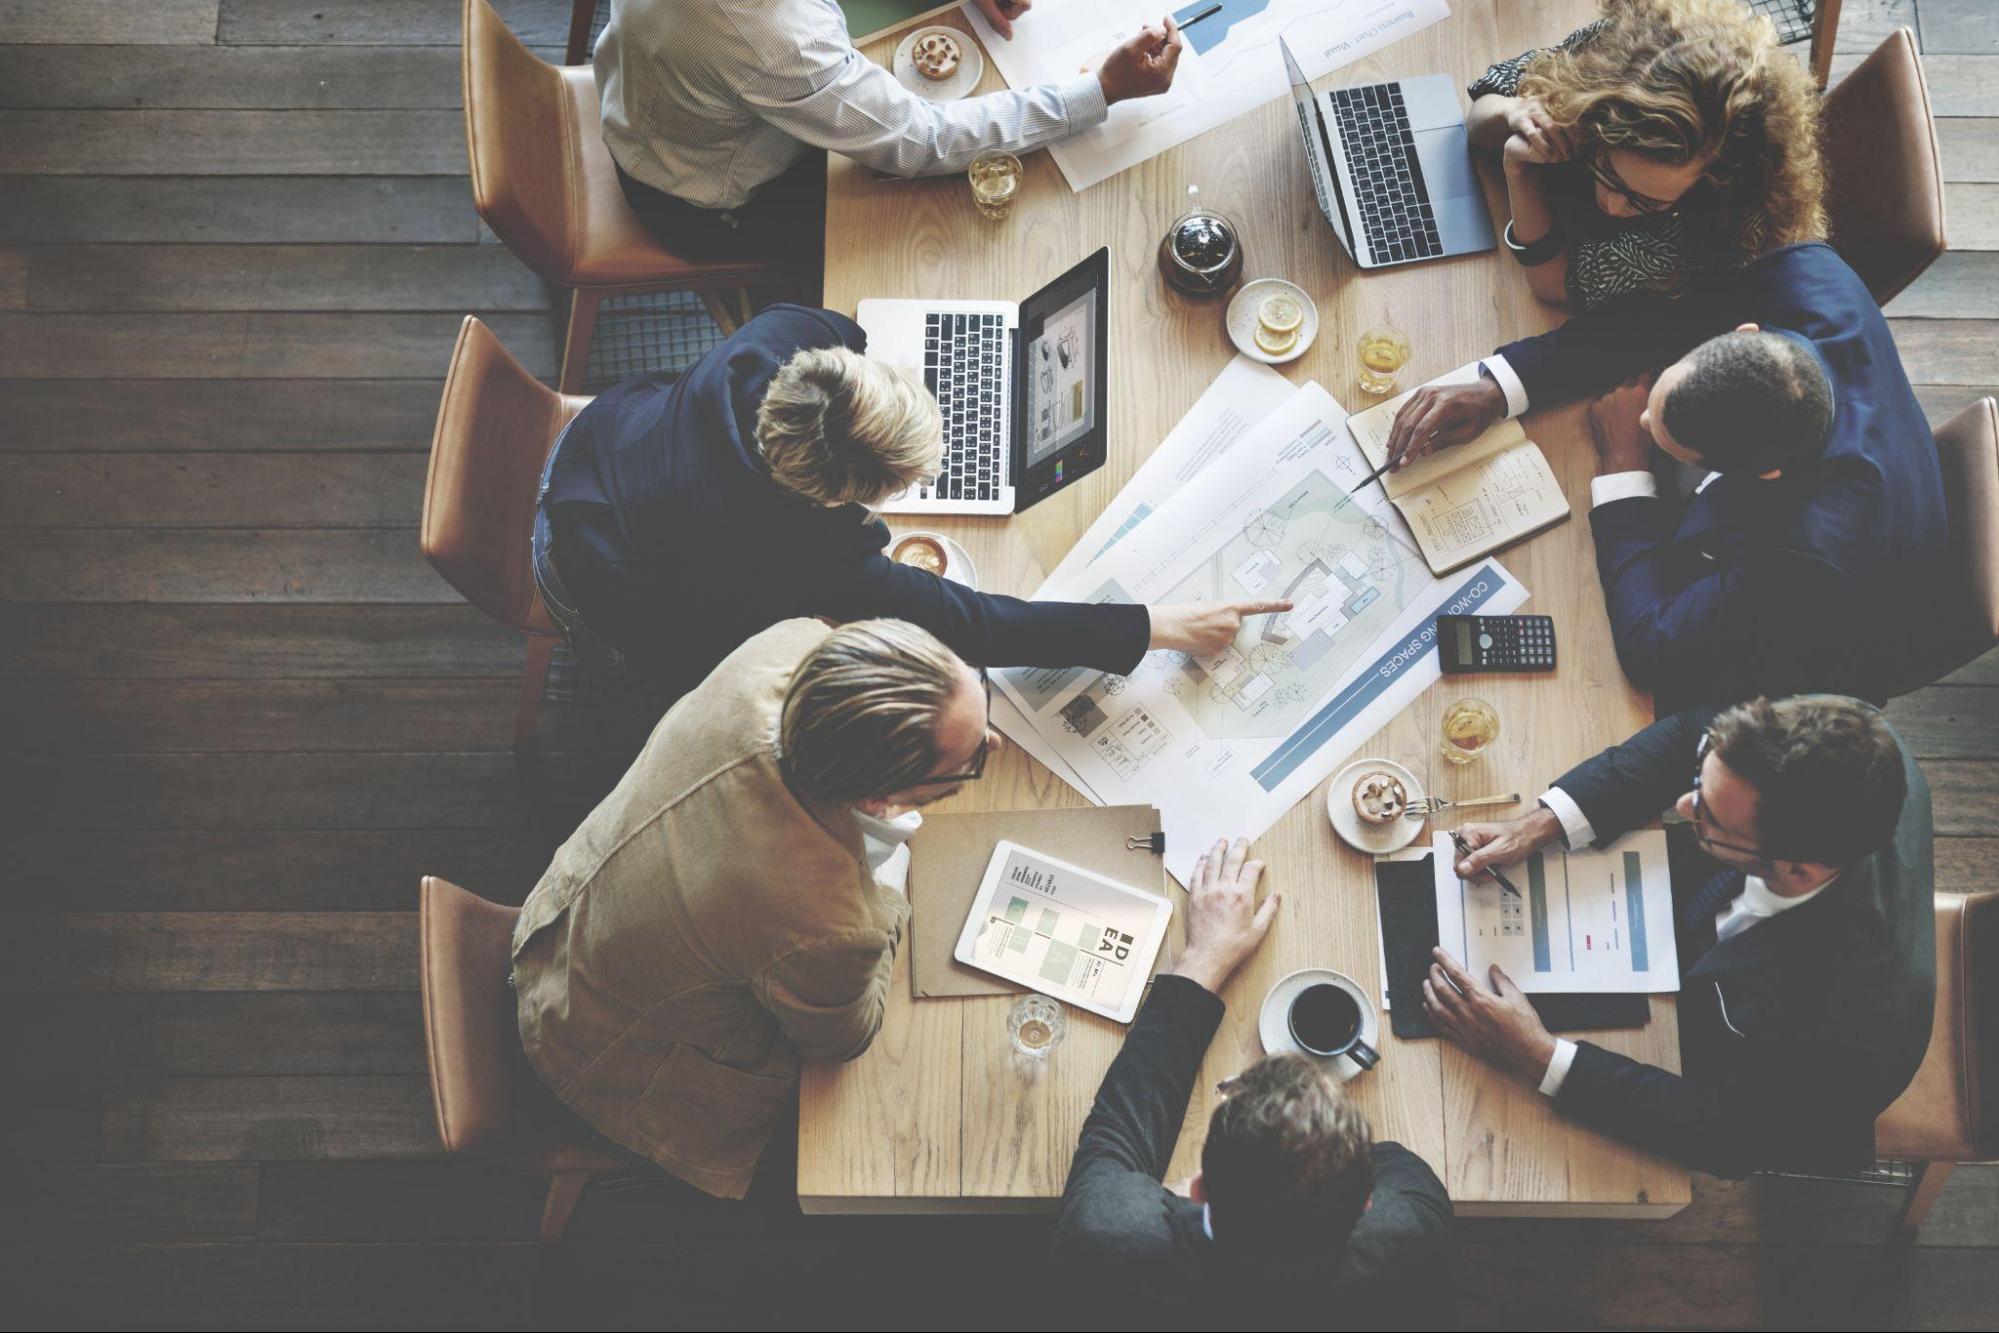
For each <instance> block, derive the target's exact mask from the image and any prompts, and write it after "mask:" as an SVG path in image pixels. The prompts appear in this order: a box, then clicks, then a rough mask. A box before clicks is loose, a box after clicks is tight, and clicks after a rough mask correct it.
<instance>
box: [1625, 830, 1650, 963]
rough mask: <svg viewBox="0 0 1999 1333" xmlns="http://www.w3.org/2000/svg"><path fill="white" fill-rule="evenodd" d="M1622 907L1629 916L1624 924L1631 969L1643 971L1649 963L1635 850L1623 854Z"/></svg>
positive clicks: (1642, 890) (1641, 882) (1642, 887)
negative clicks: (1626, 932)
mask: <svg viewBox="0 0 1999 1333" xmlns="http://www.w3.org/2000/svg"><path fill="white" fill-rule="evenodd" d="M1624 908H1625V912H1626V913H1627V914H1628V915H1629V917H1630V920H1628V921H1626V922H1625V923H1624V926H1625V929H1626V930H1629V931H1630V932H1631V970H1632V971H1634V972H1644V971H1646V970H1647V969H1649V968H1650V967H1651V964H1650V963H1649V962H1648V961H1646V957H1645V877H1644V875H1643V874H1641V873H1640V871H1639V869H1638V853H1636V852H1626V853H1625V854H1624Z"/></svg>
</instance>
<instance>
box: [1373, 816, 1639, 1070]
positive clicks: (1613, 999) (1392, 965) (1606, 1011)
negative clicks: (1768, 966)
mask: <svg viewBox="0 0 1999 1333" xmlns="http://www.w3.org/2000/svg"><path fill="white" fill-rule="evenodd" d="M1435 857H1436V853H1434V852H1432V853H1430V854H1429V855H1427V856H1421V857H1413V858H1411V859H1409V860H1406V861H1376V862H1375V863H1374V897H1375V907H1376V909H1377V910H1378V911H1379V912H1380V913H1381V954H1382V961H1383V963H1384V964H1385V965H1386V967H1387V969H1388V977H1387V980H1388V1018H1389V1023H1390V1024H1391V1026H1393V1027H1394V1029H1395V1035H1396V1036H1398V1037H1403V1038H1412V1037H1435V1036H1440V1035H1441V1034H1440V1033H1439V1032H1438V1031H1437V1025H1436V1024H1434V1023H1432V1022H1431V1021H1430V1016H1429V1015H1428V1014H1426V1013H1424V1012H1423V978H1424V977H1425V976H1427V975H1428V974H1429V971H1430V963H1431V958H1430V950H1432V949H1434V948H1436V947H1437V890H1436V880H1435V878H1434V877H1433V876H1434V871H1435V867H1434V865H1433V862H1434V860H1435ZM1650 1000H1651V997H1650V996H1649V995H1588V994H1569V995H1529V996H1528V997H1527V1003H1529V1004H1531V1005H1533V1006H1534V1010H1535V1012H1536V1013H1538V1014H1540V1015H1541V1021H1542V1022H1543V1023H1545V1024H1546V1025H1547V1027H1548V1031H1550V1032H1578V1031H1587V1030H1592V1029H1595V1030H1601V1029H1605V1028H1642V1027H1644V1026H1645V1024H1646V1023H1647V1022H1649V1021H1650V1020H1651V1017H1652V1006H1651V1003H1650Z"/></svg>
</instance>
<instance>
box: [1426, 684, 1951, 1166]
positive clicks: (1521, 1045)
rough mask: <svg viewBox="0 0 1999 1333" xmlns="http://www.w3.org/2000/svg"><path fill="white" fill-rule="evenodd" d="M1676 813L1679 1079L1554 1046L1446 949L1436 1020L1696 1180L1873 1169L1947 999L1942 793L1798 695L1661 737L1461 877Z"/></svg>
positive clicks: (1501, 990) (1878, 744) (1587, 775)
mask: <svg viewBox="0 0 1999 1333" xmlns="http://www.w3.org/2000/svg"><path fill="white" fill-rule="evenodd" d="M1689 782H1691V788H1689ZM1676 796H1677V798H1678V800H1677V805H1676V809H1677V811H1678V814H1679V816H1680V817H1681V818H1682V819H1684V820H1685V821H1687V827H1686V828H1684V829H1680V828H1676V829H1674V830H1673V835H1674V836H1675V837H1678V836H1680V835H1687V836H1686V840H1685V841H1684V842H1680V843H1679V844H1678V845H1676V846H1675V847H1674V848H1673V853H1674V854H1673V901H1674V907H1675V913H1676V916H1677V918H1678V930H1677V932H1676V934H1677V938H1678V942H1679V957H1680V968H1681V975H1682V982H1681V989H1680V997H1679V1018H1680V1056H1681V1065H1682V1068H1683V1072H1682V1073H1679V1074H1673V1073H1669V1072H1667V1071H1666V1070H1664V1069H1659V1068H1655V1067H1653V1066H1651V1065H1644V1064H1640V1063H1639V1062H1637V1061H1636V1060H1633V1059H1630V1058H1629V1057H1627V1056H1623V1055H1618V1054H1615V1053H1613V1052H1611V1051H1606V1050H1604V1049H1603V1048H1601V1047H1599V1046H1596V1045H1593V1044H1592V1043H1590V1042H1587V1041H1582V1042H1569V1041H1565V1040H1560V1039H1557V1038H1555V1037H1552V1036H1550V1035H1549V1034H1548V1032H1547V1030H1546V1029H1545V1028H1544V1027H1543V1026H1542V1025H1541V1020H1540V1018H1539V1017H1538V1016H1537V1015H1536V1014H1535V1012H1534V1010H1533V1009H1532V1007H1530V1006H1529V1005H1528V1004H1527V1002H1526V999H1525V997H1524V996H1522V995H1521V993H1520V991H1519V988H1518V987H1516V986H1515V985H1514V984H1513V982H1512V980H1511V979H1510V978H1509V977H1507V976H1506V974H1505V973H1504V972H1503V971H1501V970H1500V969H1499V968H1497V967H1494V968H1493V969H1492V971H1491V975H1490V976H1489V977H1487V978H1484V979H1479V978H1474V977H1471V976H1469V975H1467V974H1466V973H1465V971H1464V969H1463V968H1461V967H1460V966H1459V965H1458V964H1457V962H1456V960H1454V959H1452V958H1451V957H1450V955H1448V954H1446V953H1445V952H1444V951H1443V950H1441V949H1440V950H1438V951H1437V961H1436V965H1435V966H1434V967H1432V968H1431V971H1430V977H1429V979H1428V981H1427V982H1426V983H1425V985H1424V997H1425V1008H1426V1010H1427V1011H1428V1012H1429V1014H1430V1016H1431V1018H1432V1019H1433V1020H1434V1021H1435V1022H1436V1023H1437V1026H1438V1027H1439V1028H1440V1029H1442V1031H1443V1032H1444V1035H1445V1036H1447V1037H1449V1038H1450V1039H1451V1040H1453V1041H1455V1042H1457V1043H1458V1044H1459V1045H1461V1046H1463V1047H1465V1048H1466V1049H1467V1050H1469V1051H1471V1052H1473V1053H1474V1054H1477V1055H1480V1056H1483V1057H1484V1058H1486V1059H1487V1060H1490V1061H1492V1062H1493V1063H1495V1064H1497V1065H1500V1066H1501V1067H1503V1068H1507V1069H1510V1070H1512V1071H1514V1072H1515V1073H1517V1074H1519V1075H1520V1076H1521V1077H1522V1078H1524V1079H1526V1080H1527V1081H1528V1082H1529V1083H1532V1084H1534V1085H1536V1086H1538V1087H1539V1088H1540V1089H1541V1091H1542V1092H1544V1093H1546V1094H1548V1095H1549V1096H1551V1097H1553V1098H1554V1101H1555V1105H1556V1107H1557V1108H1558V1109H1560V1110H1561V1111H1562V1112H1563V1113H1564V1114H1566V1115H1569V1116H1572V1117H1574V1118H1575V1119H1577V1120H1579V1121H1582V1122H1583V1123H1584V1124H1587V1125H1591V1126H1593V1127H1595V1128H1597V1129H1600V1130H1602V1131H1604V1132H1605V1133H1608V1134H1611V1135H1614V1136H1616V1137H1618V1138H1621V1139H1624V1140H1626V1141H1628V1142H1631V1143H1635V1144H1637V1145H1638V1146H1639V1147H1642V1148H1647V1149H1650V1150H1651V1151H1653V1152H1658V1153H1663V1154H1665V1155H1666V1156H1669V1157H1672V1158H1675V1159H1677V1160H1679V1161H1681V1162H1684V1163H1685V1164H1686V1165H1688V1166H1690V1167H1694V1168H1696V1169H1698V1170H1702V1171H1707V1172H1711V1173H1712V1174H1714V1175H1719V1176H1741V1175H1747V1174H1748V1173H1749V1172H1751V1171H1755V1170H1768V1169H1778V1170H1804V1171H1844V1170H1850V1169H1853V1168H1856V1167H1860V1166H1864V1165H1866V1164H1867V1163H1868V1162H1869V1161H1871V1160H1872V1158H1873V1153H1874V1121H1875V1118H1876V1117H1877V1116H1879V1115H1880V1113H1881V1112H1882V1111H1884V1110H1885V1109H1887V1107H1888V1105H1889V1104H1890V1103H1891V1102H1893V1101H1894V1100H1895V1098H1896V1097H1897V1096H1899V1095H1900V1094H1901V1092H1902V1090H1903V1089H1904V1088H1906V1087H1908V1085H1909V1082H1910V1080H1911V1079H1913V1078H1914V1077H1915V1073H1916V1068H1917V1066H1918V1065H1920V1064H1921V1063H1922V1059H1923V1052H1924V1050H1925V1049H1926V1048H1927V1046H1928V1044H1929V1037H1930V1018H1931V1010H1932V1007H1933V1005H1934V1002H1935V996H1936V936H1935V926H1934V917H1933V912H1934V907H1933V899H1932V896H1931V895H1932V887H1931V886H1932V883H1933V872H1932V866H1931V850H1930V837H1931V828H1930V797H1929V789H1928V787H1927V786H1926V785H1925V784H1924V782H1923V775H1922V772H1921V770H1919V769H1918V768H1917V767H1916V764H1915V761H1914V760H1913V759H1911V758H1910V756H1909V753H1908V751H1907V749H1906V747H1904V746H1903V745H1902V743H1901V741H1900V740H1899V738H1897V736H1896V735H1895V732H1894V730H1893V729H1892V728H1891V727H1889V725H1888V724H1887V722H1886V721H1885V720H1883V719H1882V717H1881V715H1880V714H1879V713H1877V712H1876V711H1875V710H1874V709H1872V708H1870V707H1868V706H1867V705H1865V704H1863V703H1860V702H1859V701H1858V700H1854V699H1847V698H1840V697H1835V696H1830V695H1803V696H1798V697H1794V698H1790V699H1784V700H1781V701H1779V702H1777V703H1774V704H1773V703H1771V702H1769V701H1768V700H1765V699H1760V698H1759V699H1756V700H1753V701H1751V702H1749V703H1744V704H1737V705H1735V706H1734V707H1732V708H1729V709H1727V710H1725V711H1723V712H1721V713H1719V714H1716V713H1712V712H1709V711H1704V710H1696V711H1693V712H1688V713H1682V714H1679V715H1677V716H1674V717H1669V718H1666V719H1664V720H1663V721H1660V722H1657V723H1655V724H1653V725H1652V726H1650V727H1648V728H1646V729H1645V730H1644V731H1641V732H1639V733H1638V734H1637V735H1636V736H1634V737H1632V738H1631V739H1630V740H1629V741H1627V742H1625V743H1624V744H1623V745H1618V746H1613V747H1612V748H1611V749H1608V750H1606V751H1604V752H1603V753H1602V754H1600V755H1598V756H1596V757H1595V758H1594V759H1590V760H1586V761H1585V762H1583V763H1582V764H1579V765H1577V766H1576V767H1575V768H1574V769H1571V770H1570V771H1569V772H1568V773H1567V774H1565V775H1564V776H1563V777H1562V778H1561V779H1560V780H1559V781H1557V782H1556V783H1555V785H1554V786H1553V787H1551V788H1550V789H1549V790H1548V792H1547V793H1546V794H1545V795H1544V796H1543V797H1542V798H1541V808H1540V809H1538V810H1536V811H1535V812H1534V813H1533V814H1531V815H1528V816H1526V817H1524V818H1522V819H1518V820H1514V821H1512V822H1511V823H1506V824H1483V825H1470V826H1468V827H1467V828H1466V829H1465V830H1464V832H1465V835H1466V839H1467V841H1468V842H1470V843H1471V844H1473V847H1474V849H1475V850H1474V851H1473V853H1472V854H1471V855H1470V856H1469V857H1467V858H1466V859H1465V860H1463V861H1461V862H1460V863H1459V865H1458V873H1459V874H1461V875H1464V876H1466V877H1467V878H1469V877H1472V876H1475V875H1482V874H1484V873H1485V872H1486V868H1487V867H1489V866H1506V865H1510V864H1512V863H1514V862H1516V861H1519V860H1521V859H1522V858H1524V857H1525V856H1527V855H1528V854H1529V853H1530V852H1532V851H1534V850H1535V849H1537V848H1539V847H1543V846H1546V845H1548V844H1549V843H1551V842H1554V841H1556V840H1557V839H1561V840H1563V841H1564V842H1566V843H1567V845H1569V846H1572V847H1574V846H1582V845H1585V844H1589V843H1603V842H1607V841H1609V840H1611V839H1614V838H1616V837H1618V836H1619V835H1621V834H1623V833H1625V832H1627V831H1628V830H1630V829H1633V828H1636V827H1638V826H1639V825H1642V824H1646V823H1649V822H1650V821H1651V820H1652V819H1654V818H1656V817H1657V816H1658V813H1659V811H1660V810H1662V809H1663V808H1664V807H1665V806H1666V805H1667V803H1669V802H1673V801H1674V799H1675V797H1676Z"/></svg>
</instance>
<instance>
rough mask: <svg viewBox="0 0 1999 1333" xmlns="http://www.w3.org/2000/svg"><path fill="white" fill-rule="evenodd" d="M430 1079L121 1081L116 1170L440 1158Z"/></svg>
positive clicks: (113, 1128)
mask: <svg viewBox="0 0 1999 1333" xmlns="http://www.w3.org/2000/svg"><path fill="white" fill-rule="evenodd" d="M441 1150H442V1149H441V1146H440V1145H439V1143H438V1141H437V1126H436V1123H435V1119H434V1112H433V1110H432V1108H431V1101H430V1078H429V1076H428V1075H419V1076H410V1077H400V1076H393V1075H382V1076H372V1075H370V1076H343V1077H337V1078H147V1079H115V1080H111V1081H109V1082H107V1083H106V1084H105V1086H104V1160H105V1161H107V1162H162V1161H164V1162H279V1161H291V1160H296V1159H307V1160H317V1161H326V1160H342V1159H350V1158H352V1159H364V1160H365V1159H369V1158H397V1157H434V1156H436V1155H437V1154H438V1153H439V1152H440V1151H441Z"/></svg>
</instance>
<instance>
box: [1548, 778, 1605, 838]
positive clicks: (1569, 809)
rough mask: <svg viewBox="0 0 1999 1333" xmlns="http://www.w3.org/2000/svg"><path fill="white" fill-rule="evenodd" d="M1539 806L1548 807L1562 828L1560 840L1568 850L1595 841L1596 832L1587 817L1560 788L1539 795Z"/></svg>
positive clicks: (1571, 797) (1551, 788) (1549, 789)
mask: <svg viewBox="0 0 1999 1333" xmlns="http://www.w3.org/2000/svg"><path fill="white" fill-rule="evenodd" d="M1541 804H1542V805H1545V806H1547V807H1548V809H1549V811H1550V812H1552V813H1553V814H1554V816H1555V818H1556V820H1557V821H1558V822H1559V823H1560V824H1561V826H1562V838H1563V840H1564V841H1566V842H1567V843H1568V844H1569V850H1570V851H1574V850H1576V849H1577V848H1578V847H1587V846H1589V845H1590V844H1591V843H1593V842H1595V841H1596V830H1595V829H1594V828H1592V827H1590V822H1589V816H1588V815H1586V814H1584V813H1583V808H1582V807H1581V806H1579V805H1577V804H1576V799H1575V797H1573V796H1571V795H1569V794H1568V793H1567V792H1565V791H1563V790H1562V789H1561V788H1560V787H1550V788H1548V790H1546V791H1544V792H1542V793H1541Z"/></svg>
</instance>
